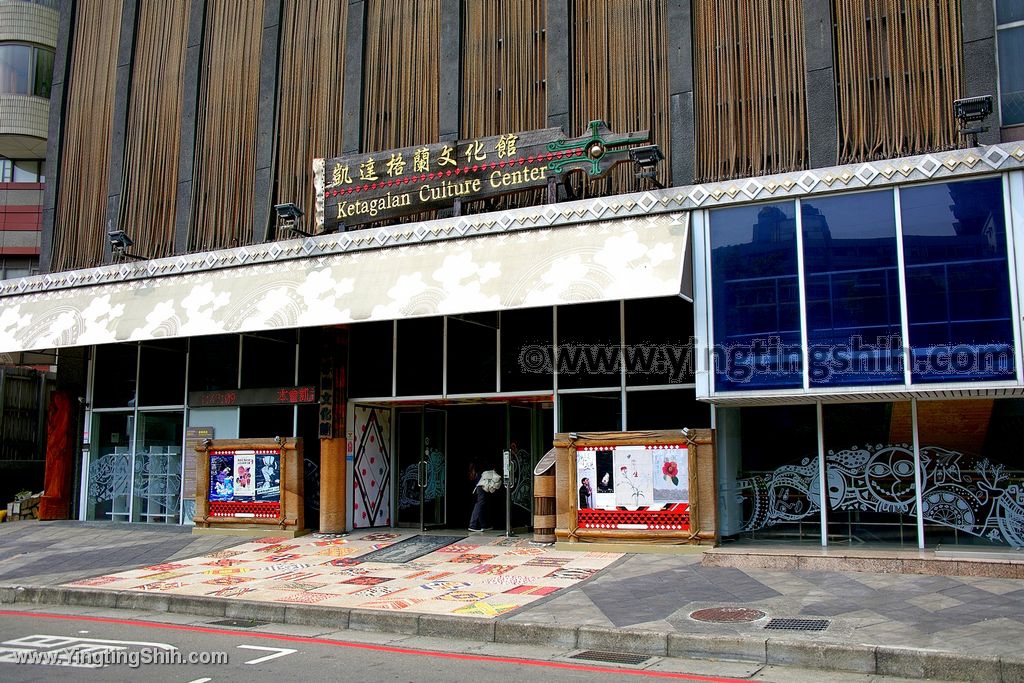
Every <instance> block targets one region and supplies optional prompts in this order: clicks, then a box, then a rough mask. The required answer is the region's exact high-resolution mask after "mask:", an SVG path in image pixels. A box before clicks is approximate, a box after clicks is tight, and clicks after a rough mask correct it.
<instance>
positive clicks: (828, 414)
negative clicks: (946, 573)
mask: <svg viewBox="0 0 1024 683" xmlns="http://www.w3.org/2000/svg"><path fill="white" fill-rule="evenodd" d="M822 423H823V429H824V443H825V471H826V478H827V481H828V484H827V491H828V535H829V541H828V542H829V544H830V545H831V544H850V545H862V544H865V543H895V544H899V545H905V546H911V547H916V546H917V519H916V517H915V514H914V513H915V510H916V506H917V502H916V501H917V498H916V489H915V486H914V448H913V432H912V428H911V421H910V402H909V401H905V402H900V403H843V404H826V405H824V406H822ZM814 485H815V486H817V481H815V482H814Z"/></svg>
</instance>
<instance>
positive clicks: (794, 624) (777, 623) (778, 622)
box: [764, 619, 830, 631]
mask: <svg viewBox="0 0 1024 683" xmlns="http://www.w3.org/2000/svg"><path fill="white" fill-rule="evenodd" d="M829 623H830V622H829V620H828V619H772V620H771V621H769V622H768V623H767V624H765V626H764V627H765V628H767V629H771V630H773V631H824V630H825V629H827V628H828V625H829Z"/></svg>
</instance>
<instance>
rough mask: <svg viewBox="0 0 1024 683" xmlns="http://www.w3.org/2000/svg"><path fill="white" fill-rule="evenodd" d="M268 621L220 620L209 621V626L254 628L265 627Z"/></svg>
mask: <svg viewBox="0 0 1024 683" xmlns="http://www.w3.org/2000/svg"><path fill="white" fill-rule="evenodd" d="M269 623H270V622H269V621H253V620H251V619H222V620H221V621H211V622H210V626H234V627H235V628H255V627H257V626H266V625H267V624H269Z"/></svg>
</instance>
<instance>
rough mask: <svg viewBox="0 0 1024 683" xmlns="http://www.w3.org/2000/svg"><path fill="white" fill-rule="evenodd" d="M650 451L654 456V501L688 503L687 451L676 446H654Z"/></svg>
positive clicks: (688, 474) (688, 456) (688, 472)
mask: <svg viewBox="0 0 1024 683" xmlns="http://www.w3.org/2000/svg"><path fill="white" fill-rule="evenodd" d="M650 452H651V453H652V454H653V456H654V467H653V469H654V502H655V503H689V502H690V470H689V463H690V454H689V452H688V451H687V450H686V449H685V448H679V447H676V446H670V447H658V446H655V447H653V449H652V450H651V451H650Z"/></svg>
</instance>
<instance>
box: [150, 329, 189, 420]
mask: <svg viewBox="0 0 1024 683" xmlns="http://www.w3.org/2000/svg"><path fill="white" fill-rule="evenodd" d="M139 354H140V358H139V405H140V406H180V405H184V404H185V340H184V339H165V340H160V341H153V342H145V343H143V344H141V345H140V347H139Z"/></svg>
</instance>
